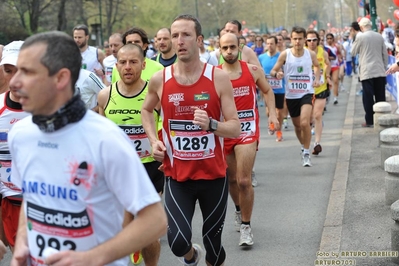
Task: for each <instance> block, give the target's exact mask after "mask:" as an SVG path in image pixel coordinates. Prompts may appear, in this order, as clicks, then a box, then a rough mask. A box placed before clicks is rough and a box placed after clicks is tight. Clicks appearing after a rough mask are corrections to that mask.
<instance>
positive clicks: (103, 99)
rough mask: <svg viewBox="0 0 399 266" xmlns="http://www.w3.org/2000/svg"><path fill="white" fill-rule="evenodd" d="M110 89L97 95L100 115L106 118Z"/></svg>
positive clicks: (103, 90)
mask: <svg viewBox="0 0 399 266" xmlns="http://www.w3.org/2000/svg"><path fill="white" fill-rule="evenodd" d="M109 94H110V87H107V88H105V89H102V90H101V91H100V92H99V93H98V95H97V107H98V113H99V114H100V115H102V116H105V108H106V107H107V102H108V99H109Z"/></svg>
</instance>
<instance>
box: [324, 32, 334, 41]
mask: <svg viewBox="0 0 399 266" xmlns="http://www.w3.org/2000/svg"><path fill="white" fill-rule="evenodd" d="M328 36H331V37H332V38H333V40H334V39H335V37H334V34H332V33H331V32H329V33H327V34H326V38H328Z"/></svg>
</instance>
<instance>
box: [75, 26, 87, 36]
mask: <svg viewBox="0 0 399 266" xmlns="http://www.w3.org/2000/svg"><path fill="white" fill-rule="evenodd" d="M75 30H83V31H84V32H85V35H86V36H88V35H89V28H88V27H87V26H86V25H84V24H81V25H76V26H75V27H74V28H73V31H72V32H74V31H75Z"/></svg>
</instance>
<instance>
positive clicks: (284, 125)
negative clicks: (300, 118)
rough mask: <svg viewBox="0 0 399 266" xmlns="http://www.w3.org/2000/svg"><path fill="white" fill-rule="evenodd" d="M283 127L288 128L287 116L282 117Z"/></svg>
mask: <svg viewBox="0 0 399 266" xmlns="http://www.w3.org/2000/svg"><path fill="white" fill-rule="evenodd" d="M283 128H284V129H288V121H287V118H284V119H283Z"/></svg>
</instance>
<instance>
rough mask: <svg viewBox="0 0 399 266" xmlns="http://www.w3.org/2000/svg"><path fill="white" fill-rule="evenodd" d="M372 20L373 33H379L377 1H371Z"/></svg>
mask: <svg viewBox="0 0 399 266" xmlns="http://www.w3.org/2000/svg"><path fill="white" fill-rule="evenodd" d="M370 18H371V23H372V28H373V31H378V28H377V23H376V22H377V6H376V4H375V0H370Z"/></svg>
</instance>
